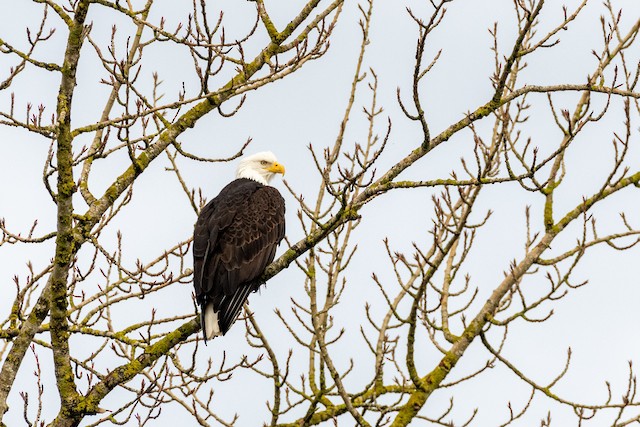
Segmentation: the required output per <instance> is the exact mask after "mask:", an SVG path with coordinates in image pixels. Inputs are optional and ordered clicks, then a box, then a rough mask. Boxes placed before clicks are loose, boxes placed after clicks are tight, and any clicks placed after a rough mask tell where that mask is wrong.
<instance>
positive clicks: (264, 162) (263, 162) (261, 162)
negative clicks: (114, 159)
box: [260, 160, 269, 166]
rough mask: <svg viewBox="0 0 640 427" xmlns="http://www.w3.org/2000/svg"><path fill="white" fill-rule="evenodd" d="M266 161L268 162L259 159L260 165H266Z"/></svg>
mask: <svg viewBox="0 0 640 427" xmlns="http://www.w3.org/2000/svg"><path fill="white" fill-rule="evenodd" d="M267 163H269V162H267V161H266V160H260V164H261V165H262V166H266V165H267Z"/></svg>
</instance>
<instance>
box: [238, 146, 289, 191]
mask: <svg viewBox="0 0 640 427" xmlns="http://www.w3.org/2000/svg"><path fill="white" fill-rule="evenodd" d="M277 173H281V174H282V175H284V166H282V165H281V164H280V163H278V160H277V159H276V156H275V155H274V154H273V153H272V152H271V151H263V152H261V153H256V154H253V155H251V156H247V157H245V158H244V159H242V160H241V161H240V163H239V164H238V170H237V172H236V178H249V179H253V180H254V181H258V182H259V183H261V184H264V185H269V181H271V179H272V178H273V177H274V176H275V174H277Z"/></svg>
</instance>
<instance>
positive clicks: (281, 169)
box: [267, 162, 284, 175]
mask: <svg viewBox="0 0 640 427" xmlns="http://www.w3.org/2000/svg"><path fill="white" fill-rule="evenodd" d="M267 170H268V171H269V172H273V173H281V174H282V175H284V166H282V165H281V164H280V163H278V162H273V164H272V165H271V166H269V167H268V168H267Z"/></svg>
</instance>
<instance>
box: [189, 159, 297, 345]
mask: <svg viewBox="0 0 640 427" xmlns="http://www.w3.org/2000/svg"><path fill="white" fill-rule="evenodd" d="M277 173H281V174H283V175H284V167H283V166H282V165H281V164H280V163H278V162H277V160H276V157H275V156H274V155H273V153H271V152H262V153H257V154H254V155H252V156H248V157H246V158H244V159H243V160H241V161H240V163H239V165H238V169H237V173H236V179H235V180H234V181H232V182H231V183H229V184H228V185H227V186H226V187H224V188H223V189H222V191H220V194H218V196H217V197H216V198H214V199H213V200H211V201H210V202H209V203H207V205H206V206H205V207H204V208H202V211H200V215H199V216H198V221H197V222H196V225H195V230H194V233H193V270H194V271H193V286H194V288H195V294H196V301H197V303H198V305H199V306H200V324H201V325H202V333H203V335H204V338H205V341H206V340H208V339H212V338H214V337H216V336H220V335H224V334H226V333H227V331H228V330H229V328H230V327H231V325H232V324H233V322H235V320H236V318H237V317H238V315H239V313H240V310H241V309H242V306H243V305H244V302H245V301H246V300H247V297H248V296H249V293H251V292H252V291H256V290H258V288H259V287H260V285H262V284H263V282H262V281H261V280H260V277H261V276H262V273H263V272H264V269H265V267H266V266H267V265H269V263H271V261H273V258H274V256H275V254H276V247H277V246H278V244H279V243H280V241H281V240H282V238H283V237H284V228H285V227H284V199H283V198H282V196H281V195H280V192H279V191H278V190H276V189H275V188H273V187H270V186H269V181H271V179H272V178H273V177H274V176H275V174H277Z"/></svg>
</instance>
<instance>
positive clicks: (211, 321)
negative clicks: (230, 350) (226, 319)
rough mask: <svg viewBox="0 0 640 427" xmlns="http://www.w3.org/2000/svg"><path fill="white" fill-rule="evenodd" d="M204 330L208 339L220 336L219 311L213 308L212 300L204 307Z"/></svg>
mask: <svg viewBox="0 0 640 427" xmlns="http://www.w3.org/2000/svg"><path fill="white" fill-rule="evenodd" d="M204 330H205V332H206V337H207V339H208V340H210V339H212V338H214V337H219V336H220V335H222V334H221V333H220V326H218V313H216V312H215V311H214V310H213V303H212V302H210V303H209V304H207V306H206V307H205V309H204Z"/></svg>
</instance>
